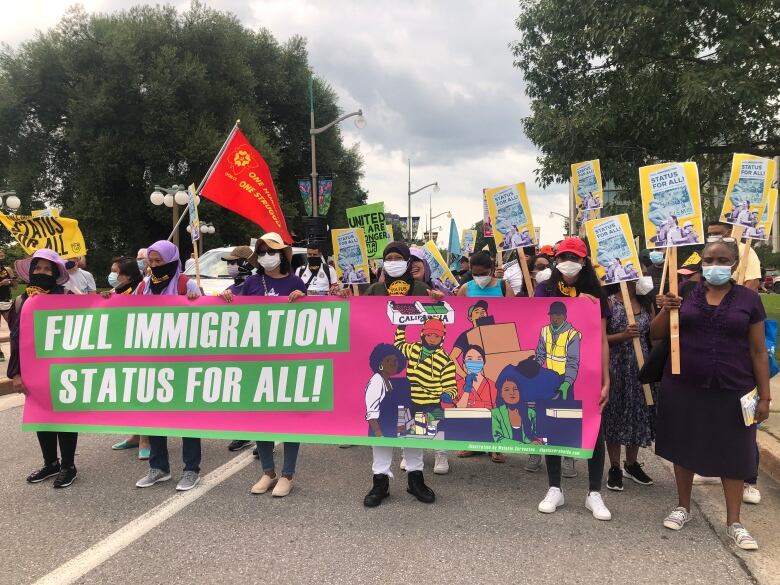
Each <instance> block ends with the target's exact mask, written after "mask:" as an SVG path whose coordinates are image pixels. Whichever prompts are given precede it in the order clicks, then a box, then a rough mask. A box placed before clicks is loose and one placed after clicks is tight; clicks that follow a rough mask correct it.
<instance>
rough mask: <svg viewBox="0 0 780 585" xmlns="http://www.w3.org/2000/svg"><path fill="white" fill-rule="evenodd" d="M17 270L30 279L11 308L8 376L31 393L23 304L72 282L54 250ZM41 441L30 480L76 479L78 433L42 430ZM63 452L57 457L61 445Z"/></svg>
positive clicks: (64, 482) (62, 483) (60, 483)
mask: <svg viewBox="0 0 780 585" xmlns="http://www.w3.org/2000/svg"><path fill="white" fill-rule="evenodd" d="M15 268H16V273H17V274H18V275H19V278H21V279H22V280H23V281H26V282H28V283H29V286H28V287H27V288H26V289H25V292H23V293H22V294H21V295H19V296H18V297H17V298H16V300H15V301H14V303H13V305H12V306H11V309H10V311H9V315H8V317H9V325H10V328H11V355H10V358H9V360H8V377H9V378H11V379H12V380H13V384H14V388H15V389H16V391H17V392H21V393H23V394H27V388H26V387H25V385H24V382H22V366H21V355H20V352H19V325H20V316H21V314H22V307H23V306H24V303H25V302H27V299H29V298H30V297H33V296H37V295H45V294H60V295H61V294H64V293H65V290H64V288H63V285H64V284H65V283H66V282H68V278H69V275H68V271H67V270H66V268H65V263H64V262H63V260H62V258H60V257H59V255H58V254H57V253H56V252H54V251H53V250H47V249H44V250H38V251H37V252H35V254H33V255H32V257H31V258H25V259H24V260H17V261H16V264H15ZM37 434H38V442H39V443H40V446H41V454H42V455H43V467H41V468H40V469H37V470H35V471H33V472H32V473H31V474H30V475H28V476H27V482H28V483H41V482H42V481H44V480H46V479H48V478H50V477H55V476H56V477H55V479H54V487H55V488H65V487H68V486H69V485H70V484H72V483H73V481H74V480H75V479H76V466H75V465H74V459H75V455H76V442H77V441H78V434H77V433H63V432H52V431H39V432H38V433H37ZM58 445H59V451H60V452H59V455H60V457H59V458H58V457H57V447H58Z"/></svg>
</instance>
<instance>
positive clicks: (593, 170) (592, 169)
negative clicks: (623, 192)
mask: <svg viewBox="0 0 780 585" xmlns="http://www.w3.org/2000/svg"><path fill="white" fill-rule="evenodd" d="M571 185H572V189H573V191H574V201H575V205H576V207H577V210H578V211H585V210H589V209H601V208H602V207H604V188H603V186H602V183H601V163H600V162H599V160H598V159H596V160H586V161H585V162H578V163H574V164H573V165H571Z"/></svg>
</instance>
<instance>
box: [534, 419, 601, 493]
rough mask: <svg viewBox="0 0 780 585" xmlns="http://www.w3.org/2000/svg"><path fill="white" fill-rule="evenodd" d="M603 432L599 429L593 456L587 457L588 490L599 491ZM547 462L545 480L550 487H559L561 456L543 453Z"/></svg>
mask: <svg viewBox="0 0 780 585" xmlns="http://www.w3.org/2000/svg"><path fill="white" fill-rule="evenodd" d="M605 451H606V448H605V446H604V434H603V433H602V432H601V429H599V436H598V437H596V444H595V445H594V446H593V457H591V458H590V459H588V491H591V492H600V491H601V480H602V478H603V477H604V454H605ZM544 462H545V463H546V464H547V480H548V481H549V483H550V487H557V488H559V489H560V487H561V458H560V457H559V456H558V455H545V457H544Z"/></svg>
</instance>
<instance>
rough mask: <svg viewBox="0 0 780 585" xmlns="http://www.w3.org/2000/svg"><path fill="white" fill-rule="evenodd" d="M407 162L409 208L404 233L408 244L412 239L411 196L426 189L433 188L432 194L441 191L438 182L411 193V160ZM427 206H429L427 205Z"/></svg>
mask: <svg viewBox="0 0 780 585" xmlns="http://www.w3.org/2000/svg"><path fill="white" fill-rule="evenodd" d="M407 162H408V163H409V183H408V187H407V191H406V197H407V202H408V204H409V208H408V209H407V211H408V212H409V215H408V216H407V217H406V232H407V234H408V235H409V242H410V243H411V241H412V240H413V237H412V195H416V194H417V193H419V192H420V191H422V190H423V189H427V188H428V187H433V192H434V193H438V192H439V191H441V189H440V188H439V183H438V181H434V182H433V183H428V184H427V185H425V186H423V187H420V188H419V189H415V190H414V191H412V159H407ZM429 206H430V204H429Z"/></svg>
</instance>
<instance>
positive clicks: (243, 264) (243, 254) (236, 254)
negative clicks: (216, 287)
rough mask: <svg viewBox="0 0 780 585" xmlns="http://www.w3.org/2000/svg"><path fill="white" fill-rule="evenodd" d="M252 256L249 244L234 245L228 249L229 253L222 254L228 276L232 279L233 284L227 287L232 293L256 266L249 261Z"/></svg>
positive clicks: (250, 274)
mask: <svg viewBox="0 0 780 585" xmlns="http://www.w3.org/2000/svg"><path fill="white" fill-rule="evenodd" d="M252 256H253V252H252V248H250V247H249V246H236V247H235V248H233V249H232V250H231V251H230V254H228V255H227V256H222V259H223V260H224V261H225V262H227V273H228V276H229V277H230V278H232V279H233V284H232V285H230V287H229V288H230V290H231V291H233V293H234V294H235V292H236V290H238V288H239V287H241V286H242V285H243V284H244V281H245V280H246V279H247V278H249V277H250V276H252V271H253V270H254V269H255V268H257V264H253V263H252V262H250V259H251V258H252ZM255 262H256V261H255Z"/></svg>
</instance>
